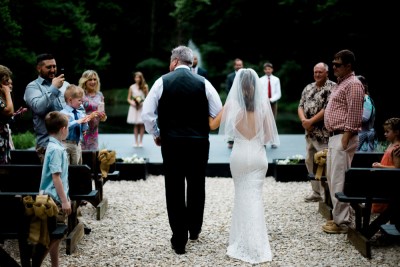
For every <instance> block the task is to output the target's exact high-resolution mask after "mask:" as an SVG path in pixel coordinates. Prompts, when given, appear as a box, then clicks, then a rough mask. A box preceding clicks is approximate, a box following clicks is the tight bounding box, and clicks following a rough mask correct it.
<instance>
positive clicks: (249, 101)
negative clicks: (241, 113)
mask: <svg viewBox="0 0 400 267" xmlns="http://www.w3.org/2000/svg"><path fill="white" fill-rule="evenodd" d="M240 76H241V77H240V78H241V80H242V83H241V85H242V92H243V98H244V104H245V105H246V110H247V111H254V90H255V86H256V81H255V79H254V77H253V75H252V74H251V72H250V70H243V71H242V72H241V74H240Z"/></svg>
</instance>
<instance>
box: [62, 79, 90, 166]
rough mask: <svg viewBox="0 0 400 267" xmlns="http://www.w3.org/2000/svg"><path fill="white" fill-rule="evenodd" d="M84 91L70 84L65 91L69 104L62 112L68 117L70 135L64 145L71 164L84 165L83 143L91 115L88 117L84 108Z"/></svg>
mask: <svg viewBox="0 0 400 267" xmlns="http://www.w3.org/2000/svg"><path fill="white" fill-rule="evenodd" d="M84 94H85V93H84V91H83V89H82V88H81V87H79V86H77V85H75V84H70V85H69V86H68V87H67V89H66V90H65V93H64V97H65V103H66V104H67V105H66V106H65V107H64V108H63V109H62V110H61V112H62V113H64V114H66V115H67V116H68V121H69V122H68V129H69V134H68V136H67V138H66V139H65V140H63V144H64V146H65V148H66V149H67V153H68V159H69V164H71V165H80V164H82V147H81V141H82V139H83V136H84V134H85V131H86V130H87V129H88V128H89V125H88V121H90V120H91V115H86V114H85V113H84V109H83V106H82V98H83V96H84Z"/></svg>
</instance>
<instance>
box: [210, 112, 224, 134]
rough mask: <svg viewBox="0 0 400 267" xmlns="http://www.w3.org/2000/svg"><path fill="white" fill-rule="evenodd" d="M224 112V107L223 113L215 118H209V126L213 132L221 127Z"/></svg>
mask: <svg viewBox="0 0 400 267" xmlns="http://www.w3.org/2000/svg"><path fill="white" fill-rule="evenodd" d="M223 111H224V107H222V109H221V111H220V112H219V113H218V114H217V116H216V117H215V118H213V117H211V116H209V117H208V124H209V125H210V129H211V130H215V129H217V128H218V127H219V125H220V123H221V117H222V113H223Z"/></svg>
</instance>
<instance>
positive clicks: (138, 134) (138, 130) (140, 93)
mask: <svg viewBox="0 0 400 267" xmlns="http://www.w3.org/2000/svg"><path fill="white" fill-rule="evenodd" d="M133 78H134V80H135V83H134V84H132V85H131V86H130V87H129V91H128V97H127V101H128V103H129V110H128V117H127V119H126V122H127V123H129V124H133V134H134V135H135V143H134V145H133V146H134V147H142V146H143V135H144V124H143V120H142V117H141V116H142V110H143V101H144V99H145V98H146V96H147V94H148V93H149V86H148V85H147V83H146V80H145V79H144V76H143V73H141V72H140V71H137V72H135V73H134V74H133Z"/></svg>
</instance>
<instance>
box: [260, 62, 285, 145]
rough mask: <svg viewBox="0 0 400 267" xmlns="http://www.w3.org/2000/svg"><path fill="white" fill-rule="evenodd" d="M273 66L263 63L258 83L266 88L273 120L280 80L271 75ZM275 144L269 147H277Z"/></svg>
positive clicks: (275, 112)
mask: <svg viewBox="0 0 400 267" xmlns="http://www.w3.org/2000/svg"><path fill="white" fill-rule="evenodd" d="M273 72H274V67H273V65H272V63H271V62H266V63H265V64H264V73H265V75H264V76H262V77H261V78H260V83H261V85H262V87H263V88H265V90H268V98H269V101H270V103H271V108H272V113H273V114H274V117H275V120H276V116H277V114H278V100H279V99H280V98H281V96H282V93H281V81H280V79H279V78H278V77H276V76H275V75H273V74H272V73H273ZM277 147H278V146H277V145H275V144H272V145H271V148H277Z"/></svg>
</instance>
